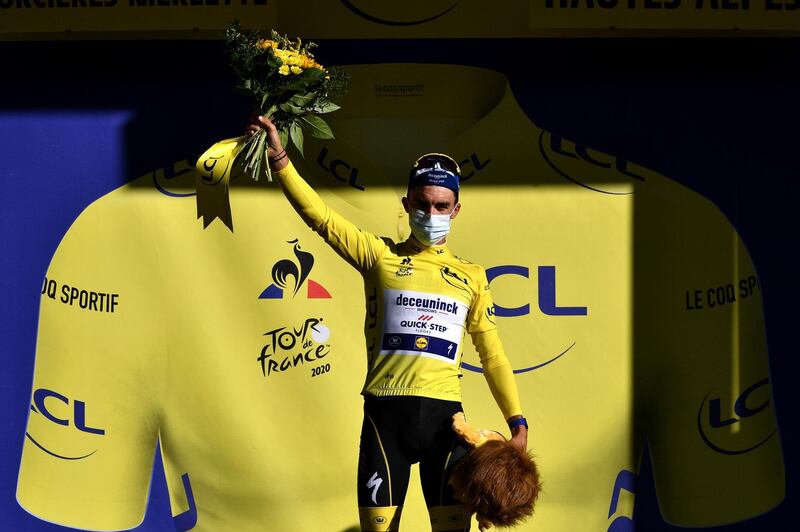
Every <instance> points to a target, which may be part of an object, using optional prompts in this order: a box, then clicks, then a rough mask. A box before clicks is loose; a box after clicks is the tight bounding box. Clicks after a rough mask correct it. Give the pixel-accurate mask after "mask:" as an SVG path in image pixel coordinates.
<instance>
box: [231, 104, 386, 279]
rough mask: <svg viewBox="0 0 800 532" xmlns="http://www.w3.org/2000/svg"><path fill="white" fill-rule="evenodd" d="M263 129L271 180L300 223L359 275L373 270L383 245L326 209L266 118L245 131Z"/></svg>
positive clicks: (258, 118)
mask: <svg viewBox="0 0 800 532" xmlns="http://www.w3.org/2000/svg"><path fill="white" fill-rule="evenodd" d="M261 127H263V128H264V130H265V131H266V132H267V141H268V145H269V147H268V150H267V156H268V157H269V160H270V168H271V169H272V172H273V173H272V176H273V177H274V178H275V180H276V181H277V182H278V184H279V185H280V187H281V190H283V193H284V195H285V196H286V198H287V199H288V200H289V203H290V204H291V205H292V207H294V209H295V210H296V211H297V213H298V214H299V215H300V217H301V218H302V219H303V221H304V222H305V223H306V225H308V226H309V227H310V228H311V229H313V230H314V231H316V232H317V233H319V235H320V236H321V237H322V238H323V239H324V240H325V242H327V243H328V244H329V245H330V246H331V247H332V248H333V249H334V250H335V251H336V252H337V253H338V254H339V255H340V256H341V257H343V258H344V259H345V260H346V261H347V262H349V263H350V264H351V265H353V266H354V267H355V268H356V269H358V270H359V271H361V272H366V271H368V270H370V269H371V268H372V266H373V265H374V264H375V262H377V260H378V258H379V257H380V256H381V254H382V253H383V251H384V249H385V248H386V243H385V242H384V241H383V240H382V239H380V238H379V237H377V236H376V235H373V234H372V233H369V232H367V231H363V230H361V229H359V228H358V227H356V225H355V224H353V223H352V222H350V221H349V220H347V219H346V218H344V217H343V216H341V215H340V214H339V213H337V212H336V211H334V210H333V209H331V208H330V207H328V205H326V204H325V202H324V201H322V198H320V197H319V194H317V193H316V191H315V190H314V189H313V188H311V187H310V186H309V185H308V183H306V181H305V180H304V179H303V178H302V177H301V176H300V174H299V173H297V169H296V168H295V167H294V165H293V164H292V162H291V161H290V160H289V156H288V155H287V153H286V150H285V149H284V148H283V146H282V145H281V140H280V136H279V135H278V130H277V128H276V127H275V124H273V123H272V121H270V120H269V119H268V118H266V117H263V116H260V117H252V118H251V121H250V123H249V124H248V126H247V128H246V132H247V133H248V134H253V133H255V132H256V131H258V129H259V128H261Z"/></svg>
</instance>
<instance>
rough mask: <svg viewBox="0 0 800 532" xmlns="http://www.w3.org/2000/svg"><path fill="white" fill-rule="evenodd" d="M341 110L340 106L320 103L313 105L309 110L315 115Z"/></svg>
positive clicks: (331, 103)
mask: <svg viewBox="0 0 800 532" xmlns="http://www.w3.org/2000/svg"><path fill="white" fill-rule="evenodd" d="M339 109H341V106H339V105H336V104H335V103H333V102H322V103H320V104H318V105H315V106H314V107H313V108H312V109H311V110H312V111H314V112H315V113H331V112H333V111H338V110H339Z"/></svg>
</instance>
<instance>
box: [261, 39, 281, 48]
mask: <svg viewBox="0 0 800 532" xmlns="http://www.w3.org/2000/svg"><path fill="white" fill-rule="evenodd" d="M257 46H258V47H259V48H275V47H276V46H277V44H276V43H275V41H271V40H269V39H261V40H259V41H258V43H257Z"/></svg>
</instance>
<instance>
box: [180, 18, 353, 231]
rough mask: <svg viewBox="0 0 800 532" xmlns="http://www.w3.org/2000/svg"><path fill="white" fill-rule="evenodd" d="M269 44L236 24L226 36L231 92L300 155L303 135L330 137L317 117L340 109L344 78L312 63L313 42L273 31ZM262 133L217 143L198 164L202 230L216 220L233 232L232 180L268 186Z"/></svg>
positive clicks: (346, 81) (341, 73)
mask: <svg viewBox="0 0 800 532" xmlns="http://www.w3.org/2000/svg"><path fill="white" fill-rule="evenodd" d="M270 37H271V38H270V39H264V38H261V36H260V34H259V32H258V30H244V29H242V28H241V25H240V23H239V21H238V19H234V20H233V22H232V23H231V24H230V25H229V26H228V28H227V29H226V30H225V33H224V38H225V44H226V47H227V51H228V55H229V58H230V66H231V68H233V70H234V71H235V73H236V75H237V78H238V81H237V84H236V86H235V87H234V91H236V92H239V93H242V94H245V95H247V96H249V97H250V101H251V104H252V112H253V114H257V115H263V116H266V117H267V118H269V119H270V120H272V122H273V123H274V124H275V126H276V127H277V128H278V132H279V135H280V137H281V143H282V144H283V146H284V147H287V148H288V147H289V144H290V143H291V144H293V145H294V146H295V147H296V148H297V150H298V151H299V152H300V155H303V137H304V135H305V134H306V133H307V134H309V135H312V136H314V137H317V138H321V139H331V138H333V132H332V131H331V128H330V127H329V126H328V124H327V123H326V122H325V120H324V119H323V118H322V117H321V116H320V115H323V114H325V113H330V112H331V111H335V110H337V109H339V106H338V105H336V104H335V103H333V101H332V100H335V99H338V98H339V97H341V96H343V95H344V93H345V92H346V91H347V88H348V85H349V77H348V76H347V74H346V73H345V72H344V71H343V70H340V69H337V68H335V67H331V68H325V67H323V66H322V65H320V64H319V63H317V62H316V60H315V59H314V55H313V54H312V53H311V49H312V48H314V47H315V46H316V45H315V44H314V43H312V42H307V43H303V42H302V41H301V40H300V39H299V38H298V39H297V40H296V41H292V40H290V39H289V38H288V37H286V36H285V35H280V34H279V33H277V32H276V31H275V30H272V31H271V35H270ZM267 148H268V146H267V133H266V131H264V130H263V129H261V130H259V131H258V132H257V133H256V134H255V135H252V136H247V135H244V136H241V137H235V138H229V139H225V140H222V141H220V142H217V143H216V144H214V145H213V146H211V147H210V148H209V149H207V150H206V151H205V152H204V153H203V154H202V155H201V156H200V158H199V159H198V160H197V163H196V164H195V167H196V169H197V172H196V184H197V217H198V218H200V217H201V216H202V217H203V227H208V225H209V224H210V223H211V222H212V221H214V219H216V218H219V219H221V220H222V222H223V223H224V224H225V225H227V226H228V228H229V229H230V230H231V231H233V220H232V217H231V207H230V199H229V195H228V187H229V184H230V179H231V176H232V175H238V174H240V173H243V174H245V175H248V176H250V177H251V178H253V179H255V180H258V179H259V177H260V176H262V175H266V176H267V179H268V180H269V181H272V172H271V171H270V167H269V161H268V160H267Z"/></svg>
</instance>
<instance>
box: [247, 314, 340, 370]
mask: <svg viewBox="0 0 800 532" xmlns="http://www.w3.org/2000/svg"><path fill="white" fill-rule="evenodd" d="M263 336H264V337H266V342H265V343H264V346H263V347H262V348H261V353H260V354H259V356H258V362H259V363H260V364H261V373H262V374H263V375H264V377H270V376H272V375H273V374H277V373H283V372H286V371H289V370H291V369H293V368H296V367H298V366H309V368H310V375H311V376H312V377H316V376H318V375H321V374H323V373H327V372H329V371H330V369H331V365H330V362H329V361H328V360H325V359H326V357H327V356H328V355H330V353H331V344H330V342H329V340H330V337H331V330H330V328H329V327H328V326H327V325H325V324H324V323H323V318H306V319H305V320H304V321H303V322H302V323H300V324H299V325H297V326H289V325H284V326H281V327H277V328H275V329H271V330H269V331H267V332H265V333H264V334H263Z"/></svg>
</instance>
